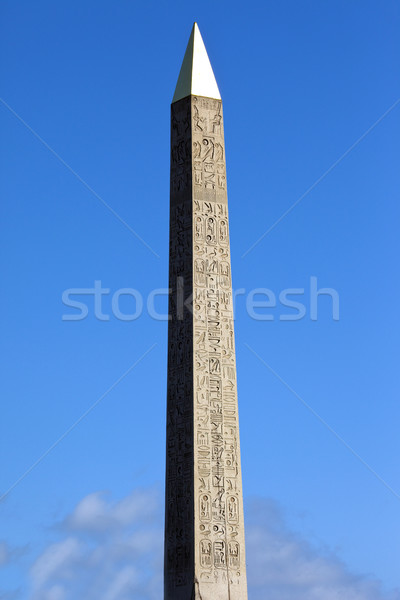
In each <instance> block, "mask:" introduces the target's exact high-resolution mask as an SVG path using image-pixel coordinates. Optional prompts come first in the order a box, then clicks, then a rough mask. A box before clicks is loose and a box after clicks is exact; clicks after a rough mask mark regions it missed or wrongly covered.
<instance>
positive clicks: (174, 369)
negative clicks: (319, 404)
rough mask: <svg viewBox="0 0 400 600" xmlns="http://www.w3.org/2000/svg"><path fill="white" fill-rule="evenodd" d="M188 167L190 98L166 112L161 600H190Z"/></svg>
mask: <svg viewBox="0 0 400 600" xmlns="http://www.w3.org/2000/svg"><path fill="white" fill-rule="evenodd" d="M192 263H193V257H192V161H191V102H190V97H188V98H184V99H181V100H180V101H179V102H176V103H174V104H172V106H171V188H170V246H169V288H170V296H169V318H170V320H169V324H168V380H167V449H166V453H167V456H166V497H165V551H164V598H165V600H191V598H192V596H193V584H194V499H193V478H194V468H193V467H194V457H193V319H192V314H191V311H190V310H188V309H187V308H186V307H185V301H186V299H188V298H190V295H191V293H192Z"/></svg>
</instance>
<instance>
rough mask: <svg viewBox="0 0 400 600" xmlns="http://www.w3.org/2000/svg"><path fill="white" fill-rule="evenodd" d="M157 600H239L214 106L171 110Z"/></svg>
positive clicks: (221, 156) (181, 103) (242, 589)
mask: <svg viewBox="0 0 400 600" xmlns="http://www.w3.org/2000/svg"><path fill="white" fill-rule="evenodd" d="M169 286H170V288H171V296H170V305H169V314H170V322H169V329H168V393H167V464H166V520H165V573H164V576H165V595H164V598H165V600H246V599H247V585H246V565H245V545H244V521H243V500H242V479H241V467H240V444H239V421H238V403H237V390H236V363H235V345H234V331H233V306H232V283H231V261H230V248H229V225H228V206H227V192H226V169H225V145H224V132H223V116H222V102H221V100H219V99H215V98H207V97H200V96H194V95H190V96H187V97H185V98H181V99H178V100H177V101H176V102H174V103H173V104H172V107H171V210H170V272H169Z"/></svg>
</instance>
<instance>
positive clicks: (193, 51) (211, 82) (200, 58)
mask: <svg viewBox="0 0 400 600" xmlns="http://www.w3.org/2000/svg"><path fill="white" fill-rule="evenodd" d="M190 95H193V96H205V97H206V98H215V99H217V100H221V94H220V93H219V89H218V85H217V82H216V80H215V76H214V73H213V70H212V67H211V63H210V59H209V58H208V54H207V50H206V47H205V45H204V42H203V38H202V37H201V33H200V30H199V26H198V25H197V23H196V21H195V22H194V23H193V28H192V33H191V34H190V38H189V42H188V45H187V48H186V52H185V56H184V58H183V62H182V66H181V71H180V73H179V77H178V83H177V84H176V88H175V94H174V97H173V99H172V103H174V102H177V101H178V100H181V98H186V96H190Z"/></svg>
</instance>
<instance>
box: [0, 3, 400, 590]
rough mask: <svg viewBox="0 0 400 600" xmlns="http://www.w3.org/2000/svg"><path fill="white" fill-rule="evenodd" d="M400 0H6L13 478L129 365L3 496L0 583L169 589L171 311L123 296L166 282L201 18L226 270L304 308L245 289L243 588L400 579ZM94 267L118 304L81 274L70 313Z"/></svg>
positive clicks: (5, 269)
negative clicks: (295, 297)
mask: <svg viewBox="0 0 400 600" xmlns="http://www.w3.org/2000/svg"><path fill="white" fill-rule="evenodd" d="M399 11H400V9H399V5H398V3H396V2H391V1H388V2H385V3H379V2H368V1H367V2H361V1H359V2H358V1H354V2H341V1H338V2H316V1H315V2H304V1H301V2H294V1H284V2H280V3H278V2H271V1H267V2H249V3H246V4H244V5H243V4H242V3H237V2H229V3H228V2H218V3H215V2H208V1H204V2H203V3H198V2H197V3H194V2H169V3H166V2H151V3H148V4H144V3H140V4H139V3H134V2H127V1H123V2H117V3H111V2H92V1H87V2H83V3H78V2H57V3H53V2H44V1H39V2H36V3H34V4H33V3H30V2H8V1H5V2H3V3H2V5H1V12H2V25H1V35H0V44H1V50H2V52H1V55H2V65H1V70H2V77H1V80H2V90H1V98H2V101H1V103H0V109H1V110H0V118H1V126H2V130H3V132H4V134H3V136H2V141H3V143H2V148H1V152H2V165H3V172H2V179H1V185H2V198H3V203H2V222H3V236H2V254H1V272H2V287H3V294H2V297H1V319H2V330H3V335H2V338H1V345H2V351H3V367H4V369H3V376H2V388H3V389H2V398H3V403H2V406H3V408H2V419H1V424H0V440H1V446H0V447H1V463H2V464H1V480H0V489H1V492H2V493H4V492H5V491H7V490H8V489H9V488H10V487H12V486H13V485H14V483H15V482H16V481H18V480H19V478H20V477H21V476H22V475H23V474H24V473H25V472H26V471H27V470H28V469H29V468H30V467H31V466H32V465H33V464H34V463H35V461H36V460H37V459H39V458H40V457H41V456H42V455H43V453H45V452H46V451H47V450H48V449H49V448H50V447H51V446H52V445H53V444H54V443H55V442H56V441H57V440H58V439H59V438H60V436H62V435H63V434H64V433H65V432H66V431H67V430H68V429H69V428H70V427H71V425H73V424H74V423H75V422H76V421H77V420H78V419H79V418H80V417H81V415H83V413H85V411H86V410H87V409H88V408H90V407H91V406H92V405H93V404H94V403H96V402H97V401H98V400H99V399H100V398H101V397H102V396H103V395H104V394H105V392H106V391H107V390H109V388H110V387H112V386H114V384H115V383H116V382H117V381H118V380H119V379H120V378H121V376H122V375H123V374H124V373H125V372H126V371H127V370H128V369H130V368H131V367H132V365H134V364H135V363H136V362H137V361H139V362H138V364H137V365H136V366H135V367H134V368H133V369H132V370H131V371H130V372H129V373H128V374H127V375H126V376H125V377H124V378H123V379H122V380H121V381H119V382H118V383H117V384H116V385H115V386H114V387H113V389H112V390H111V391H109V393H108V394H107V395H106V396H105V397H104V398H103V399H102V400H101V401H100V402H99V403H98V404H97V405H96V406H95V407H94V408H93V410H92V411H91V412H90V413H89V414H88V415H87V416H86V417H85V418H84V419H83V420H82V421H81V422H80V423H79V424H78V425H77V426H76V427H75V428H73V430H72V431H71V432H70V433H69V434H68V435H67V436H66V437H65V438H64V439H62V440H61V441H60V443H59V444H58V445H57V446H56V447H55V448H54V449H53V450H52V451H51V452H49V453H48V455H47V456H45V458H43V460H42V461H41V462H40V464H38V465H37V466H36V467H35V468H34V469H33V470H32V471H31V472H30V473H29V474H28V475H27V476H26V477H24V478H23V479H22V480H21V481H20V482H19V483H18V484H17V485H16V486H15V487H14V488H13V489H12V490H11V492H10V493H9V494H8V495H7V497H6V498H5V499H4V500H3V501H2V503H1V517H0V518H1V521H2V526H1V535H0V580H1V584H0V590H1V592H2V593H3V596H2V595H1V592H0V598H21V599H25V598H34V599H35V600H63V599H65V600H70V599H72V598H77V597H85V598H89V599H91V598H92V597H93V598H97V599H98V598H100V599H101V600H125V599H127V598H130V597H134V598H135V599H136V598H139V600H140V599H141V598H143V599H144V600H150V599H152V598H159V597H160V582H161V580H160V565H161V559H160V545H159V541H160V539H161V537H162V508H163V507H162V491H163V484H164V481H163V478H164V439H165V437H164V427H165V400H166V356H167V348H166V335H167V324H166V322H165V321H159V320H155V319H153V318H151V317H150V316H149V315H148V313H147V311H144V312H143V315H142V316H141V317H140V318H138V319H136V320H134V321H129V322H127V321H121V320H118V319H116V318H115V316H113V315H112V312H111V298H112V295H113V294H114V293H115V292H116V291H117V290H119V289H120V288H134V289H136V290H138V292H140V294H141V295H142V297H143V298H144V300H145V301H146V298H147V297H148V295H149V293H150V292H151V291H152V290H154V289H156V288H165V287H166V286H167V278H168V211H169V206H168V202H169V104H170V101H171V98H172V95H173V91H174V87H175V83H176V80H177V77H178V73H179V68H180V64H181V61H182V59H183V54H184V51H185V48H186V43H187V40H188V37H189V34H190V30H191V27H192V23H193V21H194V20H196V21H197V22H198V23H199V27H200V30H201V32H202V35H203V39H204V41H205V44H206V47H207V50H208V53H209V56H210V59H211V63H212V65H213V69H214V73H215V75H216V78H217V81H218V85H219V88H220V91H221V95H222V98H223V102H224V120H225V136H226V147H227V170H228V196H229V210H230V229H231V252H232V269H233V284H234V288H236V289H238V288H244V289H245V290H246V294H248V293H249V292H250V291H251V290H254V289H256V288H268V289H270V290H272V291H273V292H274V294H275V295H276V297H278V296H279V293H280V292H281V290H284V289H287V288H304V290H305V293H304V296H303V302H304V305H305V307H306V315H305V317H304V318H303V319H301V320H298V321H282V320H280V319H279V317H280V315H282V314H288V313H290V312H291V313H292V314H293V311H290V310H289V309H288V308H284V307H281V306H277V307H276V308H273V309H269V310H266V309H258V312H259V314H261V315H265V314H267V313H268V314H270V315H272V316H273V317H274V320H269V321H266V320H254V319H252V318H250V316H249V315H248V312H247V311H246V302H245V296H242V297H238V299H237V303H236V346H237V363H238V381H239V403H240V419H241V444H242V462H243V464H242V466H243V475H244V493H245V508H246V509H247V513H246V517H247V522H248V523H249V555H250V556H253V557H255V558H254V559H253V567H252V570H249V587H250V591H251V596H250V597H252V598H253V599H254V600H258V598H260V600H261V598H265V597H267V592H268V593H269V594H270V597H271V599H272V600H275V597H276V598H280V599H281V600H282V599H283V600H285V599H286V596H285V594H288V598H289V597H296V598H299V599H300V600H302V598H303V596H302V594H304V597H307V598H308V600H309V599H311V600H314V597H315V599H316V598H323V600H330V598H331V597H332V598H333V597H336V596H335V595H334V594H336V595H337V593H339V591H340V592H341V593H342V594H344V596H345V597H348V598H350V597H351V598H354V599H355V600H388V599H389V598H390V600H392V599H395V600H398V598H400V591H399V590H398V588H400V580H399V574H398V555H399V550H400V542H399V540H400V520H399V512H400V498H399V494H400V476H399V471H398V456H399V451H400V441H399V436H398V422H399V417H400V410H399V404H398V396H399V394H398V391H399V381H398V362H399V344H398V340H399V335H400V331H399V317H398V307H397V306H398V297H399V292H400V289H399V281H398V277H397V262H398V261H397V257H398V255H399V250H400V248H399V236H398V220H399V197H398V196H399V193H398V190H399V170H398V163H399V147H398V139H399V133H400V132H399V125H400V103H399V104H397V105H396V104H395V103H396V102H397V101H398V100H399V98H400V85H399V78H398V58H399V37H398V29H399ZM35 134H36V135H35ZM38 136H40V138H41V139H42V140H43V141H44V142H45V143H46V144H47V147H46V146H45V144H44V143H43V141H41V140H40V139H39V138H38ZM360 138H361V139H360ZM356 142H357V143H356ZM347 151H349V152H347ZM54 153H56V154H57V155H58V157H59V158H57V156H56V155H55V154H54ZM346 153H347V154H346ZM343 155H345V156H344V157H343ZM341 157H343V158H342V159H341V160H340V161H339V162H338V163H337V161H338V159H340V158H341ZM60 158H61V159H62V161H64V163H62V162H61V161H60ZM336 163H337V164H336ZM66 165H68V166H66ZM68 167H69V168H68ZM331 167H334V168H332V169H331V170H330V171H329V169H330V168H331ZM72 171H74V173H73V172H72ZM327 171H329V172H328V173H327V174H326V175H325V176H324V177H323V178H322V179H321V180H320V178H321V176H323V175H324V174H325V173H326V172H327ZM77 175H78V176H79V177H77ZM79 178H80V179H79ZM85 184H86V185H85ZM314 184H316V185H315V187H313V188H312V189H311V191H309V192H308V193H307V194H306V195H305V196H304V198H303V199H302V200H301V201H300V202H299V203H298V204H297V206H296V207H295V208H293V210H292V211H291V212H290V213H289V214H287V215H286V216H285V217H284V218H282V219H281V220H280V221H279V223H278V224H277V225H276V226H274V227H273V228H272V230H271V231H270V232H269V233H268V234H267V235H266V236H265V237H264V238H263V239H262V240H261V241H260V243H258V244H257V245H256V246H255V247H254V248H253V249H252V250H251V251H250V252H248V253H247V254H246V255H245V256H243V255H244V254H245V253H246V252H247V250H248V249H249V248H250V247H252V246H253V244H254V243H255V242H256V241H257V240H258V239H259V238H260V237H261V236H263V234H264V233H265V232H266V231H268V230H269V229H270V228H271V226H273V225H274V224H275V223H276V222H277V221H278V220H279V219H280V217H281V216H282V215H283V214H284V213H285V212H286V211H287V210H288V209H289V208H290V207H291V206H292V205H293V204H294V203H295V202H296V201H297V200H298V199H299V198H301V197H302V196H303V195H304V193H305V192H306V191H307V190H309V188H310V187H312V186H314ZM87 186H89V187H87ZM89 188H91V190H92V191H91V190H90V189H89ZM93 191H94V192H95V193H93ZM102 200H103V201H104V202H106V203H107V204H108V205H109V207H110V208H112V210H113V211H115V213H117V215H118V216H119V218H120V219H122V221H124V222H125V224H124V223H122V222H121V220H120V219H118V218H117V217H116V216H115V214H114V213H112V211H111V210H110V209H109V208H107V207H106V206H105V204H104V202H102ZM132 229H133V230H134V231H135V232H136V233H137V234H138V235H139V236H140V237H141V238H142V239H143V240H145V242H146V244H147V245H149V246H150V247H151V248H152V249H153V251H154V252H155V253H156V254H157V255H158V257H157V256H155V254H154V253H153V252H151V251H150V250H149V249H148V247H147V246H146V245H144V244H143V243H142V242H141V241H140V240H139V239H138V238H137V237H136V236H135V235H134V234H133V233H132V231H131V230H132ZM311 277H316V278H317V281H318V286H319V287H329V288H333V289H335V290H336V291H337V293H338V294H339V298H340V317H339V320H334V319H333V318H332V303H331V300H330V299H329V298H328V297H320V298H319V301H318V319H317V320H316V321H314V320H311V319H310V292H309V289H310V278H311ZM96 280H97V281H101V283H102V286H103V288H108V289H109V290H110V293H109V294H108V295H107V296H104V299H103V312H104V314H108V315H110V319H109V320H108V321H102V320H99V319H96V318H95V315H94V307H93V299H92V298H91V297H86V299H87V300H88V307H89V314H88V316H87V318H86V319H84V320H82V321H76V322H71V321H63V320H62V315H63V314H66V313H69V314H72V313H73V312H74V311H73V310H72V309H68V308H66V307H65V306H64V305H63V303H62V294H63V291H64V290H66V289H68V288H92V287H93V286H94V282H95V281H96ZM81 300H82V298H81ZM156 306H157V307H158V309H159V310H160V311H162V310H165V306H166V301H165V297H160V298H159V299H158V300H157V304H156ZM121 308H123V310H124V311H126V312H129V311H133V310H134V308H135V307H134V303H133V299H132V298H128V297H125V298H123V299H122V300H121ZM154 344H155V346H154V347H153V345H154ZM249 348H250V349H249ZM149 349H151V350H150V351H149V352H148V354H147V355H146V356H144V358H141V357H143V355H144V354H145V353H146V352H147V351H148V350H149ZM255 353H256V354H257V355H258V356H259V357H260V358H257V356H256V354H255ZM139 359H141V360H139ZM260 359H261V360H260ZM271 369H272V370H271ZM274 372H275V374H274ZM291 390H292V391H291ZM299 398H301V399H302V400H303V401H304V403H306V404H307V405H308V406H309V407H311V408H312V409H313V411H314V413H313V412H312V411H311V410H310V408H307V407H306V406H305V404H304V403H302V402H301V400H300V399H299ZM315 413H317V415H319V416H320V417H321V419H322V420H323V421H324V422H325V424H324V423H322V421H321V420H319V419H318V418H317V417H316V415H315ZM335 434H336V435H335ZM337 436H339V437H340V438H341V439H342V441H341V440H339V439H338V437H337ZM344 442H345V443H344ZM346 444H347V445H346ZM349 448H351V449H352V450H353V452H355V453H356V454H357V455H358V456H359V458H357V457H356V456H355V454H354V453H352V452H351V450H350V449H349ZM372 471H374V472H375V474H374V473H373V472H372ZM389 488H391V489H392V491H391V490H390V489H389ZM143 506H148V507H149V508H148V511H147V512H146V509H145V508H143ZM261 516H262V517H263V522H262V524H261V525H260V526H257V520H258V519H259V518H260V517H261ZM78 517H79V518H78ZM93 519H94V521H93ZM139 521H140V522H139ZM93 523H94V524H93ZM107 527H108V529H107ZM146 527H147V529H146ZM105 531H106V532H107V531H108V533H109V534H110V535H109V536H107V535H106V536H105V538H104V537H102V535H103V536H104V532H105ZM90 536H92V537H90ZM124 536H125V537H124ZM129 536H130V537H129ZM135 536H136V537H135ZM160 536H161V537H160ZM128 537H129V540H131V542H130V545H129V544H125V546H124V550H125V551H126V554H125V563H124V564H123V565H122V566H121V562H120V560H119V559H118V560H117V559H115V560H114V558H112V559H111V558H110V557H115V556H118V557H119V556H120V555H121V553H123V550H122V549H121V547H120V543H121V540H122V539H125V538H126V539H128ZM105 539H106V541H104V540H105ZM110 540H111V541H110ZM132 540H134V541H132ZM143 540H145V542H143ZM149 540H150V541H152V542H151V543H150V542H149ZM114 541H115V543H114ZM142 542H143V543H142ZM152 544H154V545H152ZM128 546H129V552H128V550H127V547H128ZM133 547H134V549H133V550H132V548H133ZM93 548H95V549H97V550H98V552H97V553H96V557H97V558H96V560H97V559H98V562H97V563H96V561H95V560H94V559H93V556H92V554H91V552H92V551H93ZM268 548H269V549H271V548H280V549H281V550H282V549H283V550H285V552H281V553H279V552H278V551H277V552H276V553H273V552H272V553H271V552H269V553H268ZM289 550H290V551H289ZM146 552H147V554H146ZM54 556H58V562H57V561H55V559H54ZM284 556H286V557H287V558H286V559H285V558H284ZM51 557H53V559H54V560H53V563H54V561H55V562H56V563H57V564H55V563H54V564H53V563H52V564H53V566H52V567H51V564H50V563H51V560H50V558H51ZM98 557H100V558H98ZM149 557H151V559H150V558H149ZM277 557H280V558H279V560H280V561H281V562H279V561H278V559H277ZM153 559H154V560H153ZM285 560H286V562H285ZM135 561H136V562H135ZM277 561H278V562H277ZM89 563H90V564H91V565H92V570H90V569H88V568H86V567H85V568H83V566H82V565H84V566H85V565H86V566H87V565H88V564H89ZM104 564H107V565H111V566H110V567H109V568H110V569H111V571H110V572H108V574H107V577H108V581H109V582H111V583H110V586H111V585H113V586H114V587H113V589H111V587H110V589H109V590H108V591H104V593H103V587H102V584H101V581H100V574H101V572H102V571H104ZM93 565H94V566H93ZM143 565H146V567H144V566H143ZM293 565H296V568H297V571H298V572H307V573H311V572H312V573H315V574H316V575H315V577H314V578H310V579H308V580H307V581H304V580H300V579H299V578H297V579H296V577H292V576H293V571H294V570H296V569H293ZM82 569H83V570H84V572H85V574H83V571H82ZM135 569H136V571H137V572H136V571H135ZM146 569H147V570H148V573H147V574H146V576H144V575H143V573H144V571H146ZM134 571H135V572H134ZM139 572H140V573H142V575H141V577H142V579H140V576H139V575H138V573H139ZM278 572H280V573H285V574H286V580H285V582H282V581H281V580H279V577H277V573H278ZM266 573H267V574H268V577H267V576H266V575H265V574H266ZM143 577H144V579H143ZM263 577H264V579H263ZM290 577H292V579H290ZM112 582H114V583H112ZM289 584H290V585H289ZM135 585H137V586H138V587H135ZM85 586H86V587H85ZM285 586H286V587H285ZM288 586H289V588H288ZM396 588H397V591H393V590H396ZM99 589H100V590H102V591H101V592H99ZM288 589H289V591H288ZM318 589H319V590H323V593H322V595H321V592H319V595H318V592H317V590H318ZM82 590H83V591H82ZM91 594H92V596H91ZM100 594H103V595H100ZM129 594H130V595H129ZM274 594H275V595H274Z"/></svg>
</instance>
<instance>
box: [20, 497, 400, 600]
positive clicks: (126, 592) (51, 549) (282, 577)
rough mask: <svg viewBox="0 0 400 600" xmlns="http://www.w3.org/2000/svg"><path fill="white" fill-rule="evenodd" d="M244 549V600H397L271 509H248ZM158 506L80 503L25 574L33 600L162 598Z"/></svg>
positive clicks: (154, 500) (130, 501) (135, 501)
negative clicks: (56, 538)
mask: <svg viewBox="0 0 400 600" xmlns="http://www.w3.org/2000/svg"><path fill="white" fill-rule="evenodd" d="M247 508H248V515H247V517H248V519H247V521H248V522H247V528H246V547H247V561H246V562H247V564H248V580H249V597H250V599H251V600H265V599H266V598H268V600H293V599H294V598H295V599H296V600H338V599H339V598H341V599H342V598H343V599H344V600H400V592H399V591H393V592H391V593H385V592H384V591H383V590H382V587H381V584H380V582H379V581H378V580H376V579H373V578H368V577H362V576H357V575H354V574H352V573H350V572H349V570H348V569H347V568H346V566H345V565H344V564H343V563H342V562H341V561H340V560H339V559H338V558H337V557H336V556H335V555H333V554H329V553H327V552H326V551H325V550H321V549H317V548H315V547H313V546H311V545H310V544H309V543H308V542H307V541H306V540H305V539H303V538H301V537H300V536H298V535H296V534H294V533H293V532H291V531H289V530H288V528H287V527H286V525H285V523H284V519H283V518H282V516H281V513H280V511H279V508H278V507H277V504H276V503H274V502H273V501H267V500H259V501H254V502H252V503H250V504H249V506H248V507H247ZM162 522H163V519H162V502H161V500H160V498H159V495H158V494H157V493H155V492H154V491H152V490H145V491H143V490H139V491H135V492H133V493H132V494H129V495H128V496H127V497H125V498H124V499H122V500H120V501H118V502H113V501H111V500H110V499H107V497H106V495H105V494H103V493H97V492H96V493H94V494H90V495H88V496H86V497H85V498H83V500H82V501H81V502H79V504H78V505H77V507H76V508H75V510H74V511H73V512H72V514H71V515H69V516H68V517H67V518H66V519H65V520H64V522H63V523H62V525H61V527H60V528H59V535H61V536H62V539H61V540H60V541H59V542H56V543H53V544H51V545H49V546H48V547H47V549H46V550H45V551H44V552H42V554H41V555H40V556H39V557H38V558H37V560H36V561H35V563H34V565H33V566H32V568H31V580H32V586H33V593H32V600H76V598H85V600H132V599H133V598H134V599H135V600H159V599H160V598H162V595H163V594H162V576H163V575H162V562H163V531H162Z"/></svg>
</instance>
